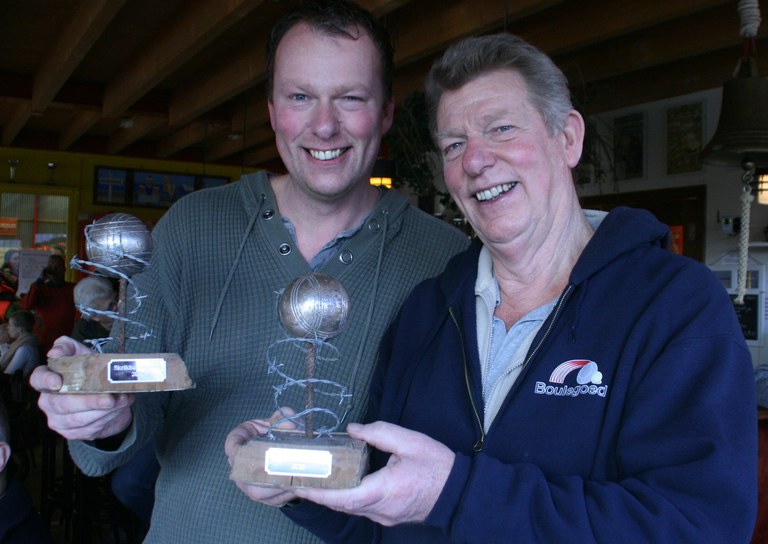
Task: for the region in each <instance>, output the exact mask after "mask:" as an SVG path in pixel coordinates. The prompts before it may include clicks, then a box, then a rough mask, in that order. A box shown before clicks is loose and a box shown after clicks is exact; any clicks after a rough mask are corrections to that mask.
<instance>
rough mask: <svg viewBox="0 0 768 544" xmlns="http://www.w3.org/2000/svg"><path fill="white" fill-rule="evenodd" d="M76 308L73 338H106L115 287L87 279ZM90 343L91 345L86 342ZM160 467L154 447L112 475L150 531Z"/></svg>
mask: <svg viewBox="0 0 768 544" xmlns="http://www.w3.org/2000/svg"><path fill="white" fill-rule="evenodd" d="M74 296H75V307H76V308H77V309H78V310H79V311H80V313H81V314H82V317H81V318H80V319H79V320H78V321H77V322H76V323H75V328H74V329H73V331H72V338H74V339H75V340H78V341H80V342H85V341H86V340H97V339H99V338H107V337H108V336H109V334H110V329H111V328H112V322H113V321H114V319H113V316H114V312H115V310H116V307H117V292H116V291H115V288H114V285H113V283H112V282H111V281H110V280H108V279H107V278H104V277H100V276H87V277H85V278H83V279H81V280H80V281H79V282H77V285H75V292H74ZM86 343H88V342H86ZM159 472H160V464H159V463H158V461H157V456H156V455H155V448H154V447H153V445H152V443H148V444H147V445H145V446H143V447H142V448H141V450H140V451H139V453H137V454H136V455H135V456H134V457H133V458H132V459H131V460H130V461H128V462H127V463H126V464H124V465H121V466H119V467H118V468H117V469H115V471H114V472H113V473H112V479H111V487H112V493H113V494H114V495H115V497H116V498H117V500H119V501H120V503H121V504H123V505H124V506H125V507H126V508H128V509H130V510H131V511H132V512H133V513H134V514H136V516H137V517H138V518H139V520H140V521H141V523H142V525H143V528H144V530H146V529H147V528H149V520H150V518H151V516H152V507H153V505H154V502H155V480H157V475H158V473H159Z"/></svg>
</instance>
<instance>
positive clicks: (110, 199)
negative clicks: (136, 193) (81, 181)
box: [93, 166, 129, 206]
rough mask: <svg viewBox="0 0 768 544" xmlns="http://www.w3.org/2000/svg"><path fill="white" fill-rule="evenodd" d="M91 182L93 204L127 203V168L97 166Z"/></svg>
mask: <svg viewBox="0 0 768 544" xmlns="http://www.w3.org/2000/svg"><path fill="white" fill-rule="evenodd" d="M94 177H95V179H94V183H93V203H94V204H119V205H122V206H124V205H125V204H127V203H128V202H127V198H128V177H129V176H128V170H125V169H123V168H110V167H107V166H97V167H96V169H95V176H94Z"/></svg>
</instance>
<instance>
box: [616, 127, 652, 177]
mask: <svg viewBox="0 0 768 544" xmlns="http://www.w3.org/2000/svg"><path fill="white" fill-rule="evenodd" d="M644 129H645V119H644V116H643V114H642V113H633V114H631V115H625V116H623V117H617V118H616V119H614V120H613V163H614V178H615V179H616V181H620V180H623V179H634V178H642V177H643V175H644V174H645V172H644V164H645V145H644V144H645V138H644V134H645V133H644Z"/></svg>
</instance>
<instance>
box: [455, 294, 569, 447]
mask: <svg viewBox="0 0 768 544" xmlns="http://www.w3.org/2000/svg"><path fill="white" fill-rule="evenodd" d="M572 290H573V284H569V285H568V287H566V289H565V291H563V293H562V294H561V295H560V298H559V300H558V301H557V305H556V306H555V309H554V310H553V311H552V319H550V320H549V325H548V326H547V329H546V330H545V331H544V334H543V335H542V336H541V339H540V340H539V342H538V344H536V347H535V348H533V349H532V350H530V351H529V352H528V356H527V357H526V358H525V361H524V362H523V366H522V368H521V369H520V374H518V377H517V379H516V380H515V383H517V380H518V379H520V376H521V375H522V374H523V371H524V370H525V369H526V367H527V366H528V363H530V362H531V360H532V359H533V358H534V357H535V356H536V353H538V351H539V348H541V346H542V345H544V342H545V341H546V339H547V337H548V336H549V333H550V332H552V328H553V327H554V326H555V321H557V317H558V315H560V311H561V310H562V308H563V305H564V304H565V300H566V298H568V294H569V293H570V292H571V291H572ZM448 313H449V314H450V315H451V319H452V320H453V324H454V326H455V327H456V332H457V334H458V335H459V343H460V344H461V356H462V358H463V360H464V382H465V384H466V386H467V393H468V394H469V403H470V404H471V405H472V412H473V415H474V416H475V422H476V423H477V427H478V430H479V431H480V438H479V439H478V441H477V442H475V445H474V446H472V450H473V451H474V452H475V453H480V452H481V451H483V447H484V446H485V436H486V435H485V427H484V426H483V420H482V418H481V417H480V412H479V410H478V409H477V404H476V403H475V397H474V395H473V394H472V386H471V384H470V383H469V362H468V361H467V354H466V349H465V347H464V335H462V334H461V327H460V326H459V321H458V320H457V319H456V316H455V315H454V314H453V308H450V307H449V308H448ZM515 383H513V384H512V388H514V386H515ZM511 391H512V389H511V388H510V392H511Z"/></svg>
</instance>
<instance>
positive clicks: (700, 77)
mask: <svg viewBox="0 0 768 544" xmlns="http://www.w3.org/2000/svg"><path fill="white" fill-rule="evenodd" d="M758 43H759V46H758V47H760V48H764V47H768V40H765V39H763V40H759V41H758ZM740 53H741V52H740V48H738V47H737V48H726V49H723V50H720V51H715V52H712V53H708V54H706V55H699V56H697V57H692V58H687V59H683V60H680V61H677V62H672V63H668V64H665V65H663V66H654V67H651V68H647V69H645V70H638V71H636V72H632V73H629V74H625V75H622V76H617V77H613V78H607V79H604V80H600V81H595V82H593V83H590V84H588V85H587V86H586V89H585V96H586V99H585V105H586V111H587V113H589V114H594V113H601V112H604V111H609V110H614V109H619V108H625V107H627V106H633V105H638V107H640V106H639V105H641V104H645V103H647V102H653V101H656V100H662V99H664V98H668V97H669V96H670V93H669V89H675V95H684V94H689V93H693V92H697V91H703V90H707V89H713V88H717V87H720V86H722V84H723V83H725V81H726V80H728V79H729V78H730V77H731V76H732V74H733V70H734V68H735V67H736V63H737V62H738V60H739V57H740Z"/></svg>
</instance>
